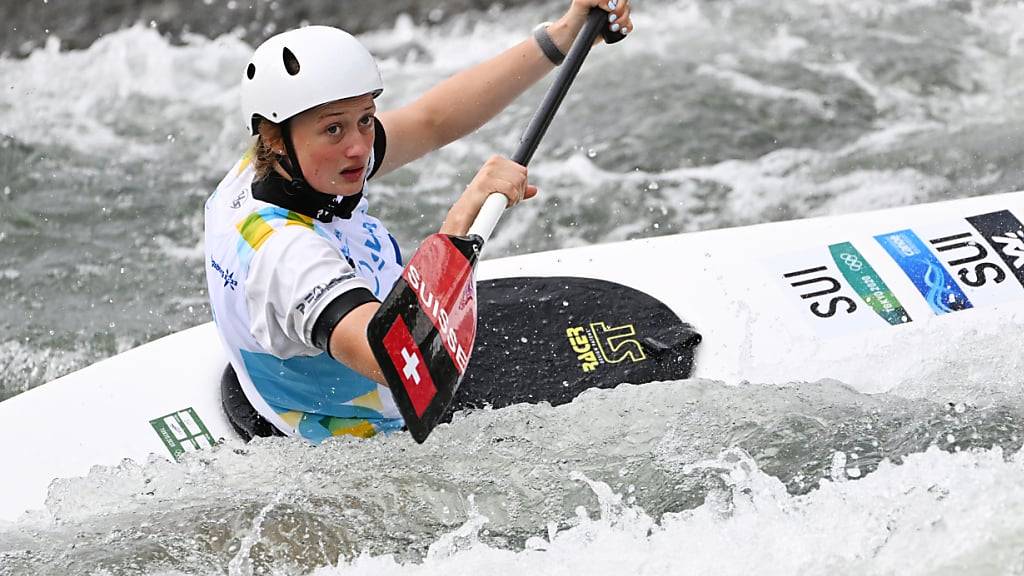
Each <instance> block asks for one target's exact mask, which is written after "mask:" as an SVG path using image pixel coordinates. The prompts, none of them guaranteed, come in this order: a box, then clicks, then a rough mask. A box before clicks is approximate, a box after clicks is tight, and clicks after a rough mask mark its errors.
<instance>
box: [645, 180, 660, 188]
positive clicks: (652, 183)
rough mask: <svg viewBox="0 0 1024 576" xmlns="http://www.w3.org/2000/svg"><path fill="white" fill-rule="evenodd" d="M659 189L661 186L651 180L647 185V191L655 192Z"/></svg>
mask: <svg viewBox="0 0 1024 576" xmlns="http://www.w3.org/2000/svg"><path fill="white" fill-rule="evenodd" d="M659 188H661V186H660V185H659V184H658V183H657V182H654V181H653V180H652V181H651V182H649V183H648V184H647V189H648V190H651V191H653V190H657V189H659Z"/></svg>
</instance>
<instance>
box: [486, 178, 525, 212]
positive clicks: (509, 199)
mask: <svg viewBox="0 0 1024 576" xmlns="http://www.w3.org/2000/svg"><path fill="white" fill-rule="evenodd" d="M492 186H493V190H494V191H495V192H500V193H501V194H503V195H504V196H505V198H506V202H505V208H511V207H513V206H515V205H516V204H517V203H518V202H519V192H518V191H517V190H516V187H515V185H513V184H512V183H511V182H509V181H508V180H501V179H495V180H494V181H493V182H492Z"/></svg>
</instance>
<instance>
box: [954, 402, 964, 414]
mask: <svg viewBox="0 0 1024 576" xmlns="http://www.w3.org/2000/svg"><path fill="white" fill-rule="evenodd" d="M953 411H955V412H956V413H957V414H963V413H964V412H966V411H967V405H966V404H964V403H963V402H957V404H956V406H953Z"/></svg>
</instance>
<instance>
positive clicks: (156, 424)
mask: <svg viewBox="0 0 1024 576" xmlns="http://www.w3.org/2000/svg"><path fill="white" fill-rule="evenodd" d="M149 424H150V425H151V426H152V427H153V430H156V433H157V435H158V436H160V440H161V441H163V443H164V446H166V447H167V450H169V451H170V453H171V456H173V457H174V459H175V460H178V459H180V458H181V457H182V455H184V454H185V453H186V452H195V451H196V450H202V449H203V448H209V447H211V446H213V445H214V444H215V442H214V440H213V436H212V435H211V434H210V432H209V430H207V429H206V424H204V423H203V421H202V419H200V418H199V414H196V411H195V410H194V409H193V408H191V407H189V408H185V409H184V410H179V411H177V412H173V413H171V414H168V415H166V416H161V417H160V418H154V419H153V420H150V421H149Z"/></svg>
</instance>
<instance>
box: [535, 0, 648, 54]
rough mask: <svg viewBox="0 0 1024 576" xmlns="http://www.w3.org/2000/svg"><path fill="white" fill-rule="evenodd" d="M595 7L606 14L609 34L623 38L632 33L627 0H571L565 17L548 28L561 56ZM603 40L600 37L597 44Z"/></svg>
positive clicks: (566, 51) (565, 52)
mask: <svg viewBox="0 0 1024 576" xmlns="http://www.w3.org/2000/svg"><path fill="white" fill-rule="evenodd" d="M595 7H596V8H600V9H601V10H604V11H605V12H608V30H610V31H611V32H618V33H620V34H622V35H623V36H625V35H627V34H629V33H630V32H632V31H633V20H632V19H631V17H630V16H631V12H632V10H631V9H630V6H629V0H572V5H571V6H569V10H568V11H567V12H566V13H565V15H564V16H562V17H561V18H560V19H559V20H558V21H557V22H555V23H554V24H552V25H551V26H549V27H548V34H549V35H550V36H551V39H552V40H553V41H554V42H555V44H557V45H558V47H559V48H560V49H561V50H562V53H563V54H567V53H568V52H569V48H570V47H571V46H572V42H573V40H575V39H576V36H577V35H578V34H579V33H580V30H582V29H583V25H584V24H586V22H587V14H590V9H591V8H595ZM603 40H604V39H603V38H602V37H601V36H598V37H597V42H602V41H603Z"/></svg>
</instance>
